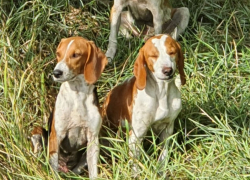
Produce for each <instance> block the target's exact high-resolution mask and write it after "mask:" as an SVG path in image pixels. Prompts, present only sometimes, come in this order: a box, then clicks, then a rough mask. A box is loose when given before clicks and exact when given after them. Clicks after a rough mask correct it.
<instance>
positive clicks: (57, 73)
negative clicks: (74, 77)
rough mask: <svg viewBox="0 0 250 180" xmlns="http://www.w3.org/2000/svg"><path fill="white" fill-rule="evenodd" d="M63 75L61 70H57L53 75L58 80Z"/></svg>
mask: <svg viewBox="0 0 250 180" xmlns="http://www.w3.org/2000/svg"><path fill="white" fill-rule="evenodd" d="M62 74H63V72H62V71H61V70H59V69H56V70H54V71H53V75H54V76H55V77H56V78H59V77H60V76H61V75H62Z"/></svg>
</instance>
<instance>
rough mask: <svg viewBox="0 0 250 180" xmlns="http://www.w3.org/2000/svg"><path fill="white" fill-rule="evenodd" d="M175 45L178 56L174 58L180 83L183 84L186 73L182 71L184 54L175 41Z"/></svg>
mask: <svg viewBox="0 0 250 180" xmlns="http://www.w3.org/2000/svg"><path fill="white" fill-rule="evenodd" d="M177 46H178V49H179V51H178V58H177V59H176V64H177V68H178V70H179V73H180V78H181V85H184V84H186V75H185V73H184V56H183V53H182V50H181V46H180V44H179V43H177Z"/></svg>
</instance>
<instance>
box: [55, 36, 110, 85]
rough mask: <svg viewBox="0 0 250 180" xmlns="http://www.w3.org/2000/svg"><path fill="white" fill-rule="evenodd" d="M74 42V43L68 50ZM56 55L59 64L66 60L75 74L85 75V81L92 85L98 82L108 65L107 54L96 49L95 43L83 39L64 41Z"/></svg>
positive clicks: (73, 38) (75, 38) (72, 38)
mask: <svg viewBox="0 0 250 180" xmlns="http://www.w3.org/2000/svg"><path fill="white" fill-rule="evenodd" d="M72 40H74V42H73V43H72V44H71V45H70V47H69V49H67V48H68V44H69V43H70V42H71V41H72ZM65 53H67V54H65ZM56 54H57V61H58V62H60V61H61V60H65V61H66V64H67V66H68V67H69V68H70V69H71V70H73V72H74V74H76V75H77V74H81V73H82V74H84V77H85V80H86V81H87V82H88V83H90V84H93V83H95V82H96V81H97V79H98V78H99V77H100V76H101V73H102V72H103V70H104V68H105V66H106V65H107V63H108V60H107V58H106V56H105V54H104V53H103V52H102V51H101V50H100V49H99V48H98V47H96V45H95V44H94V42H92V41H88V40H86V39H84V38H82V37H71V38H67V39H62V41H61V42H60V44H59V45H58V48H57V51H56Z"/></svg>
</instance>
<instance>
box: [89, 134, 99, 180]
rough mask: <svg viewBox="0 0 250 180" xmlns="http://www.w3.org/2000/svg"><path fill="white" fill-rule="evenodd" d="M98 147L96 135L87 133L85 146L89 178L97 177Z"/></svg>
mask: <svg viewBox="0 0 250 180" xmlns="http://www.w3.org/2000/svg"><path fill="white" fill-rule="evenodd" d="M99 153H100V147H99V139H98V135H93V133H91V132H89V133H88V146H87V164H88V170H89V178H90V179H91V180H92V179H96V178H97V175H98V167H97V163H98V159H99Z"/></svg>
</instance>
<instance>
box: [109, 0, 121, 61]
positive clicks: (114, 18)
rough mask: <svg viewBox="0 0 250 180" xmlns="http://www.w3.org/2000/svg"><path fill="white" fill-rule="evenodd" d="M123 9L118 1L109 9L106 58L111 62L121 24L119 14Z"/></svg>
mask: <svg viewBox="0 0 250 180" xmlns="http://www.w3.org/2000/svg"><path fill="white" fill-rule="evenodd" d="M122 9H123V4H122V3H120V2H119V1H115V2H114V5H113V7H112V9H111V14H110V35H109V44H108V50H107V52H106V54H105V55H106V56H107V58H108V60H109V62H111V61H112V60H113V58H114V56H115V53H116V49H117V34H118V30H119V27H120V23H121V12H122Z"/></svg>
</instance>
